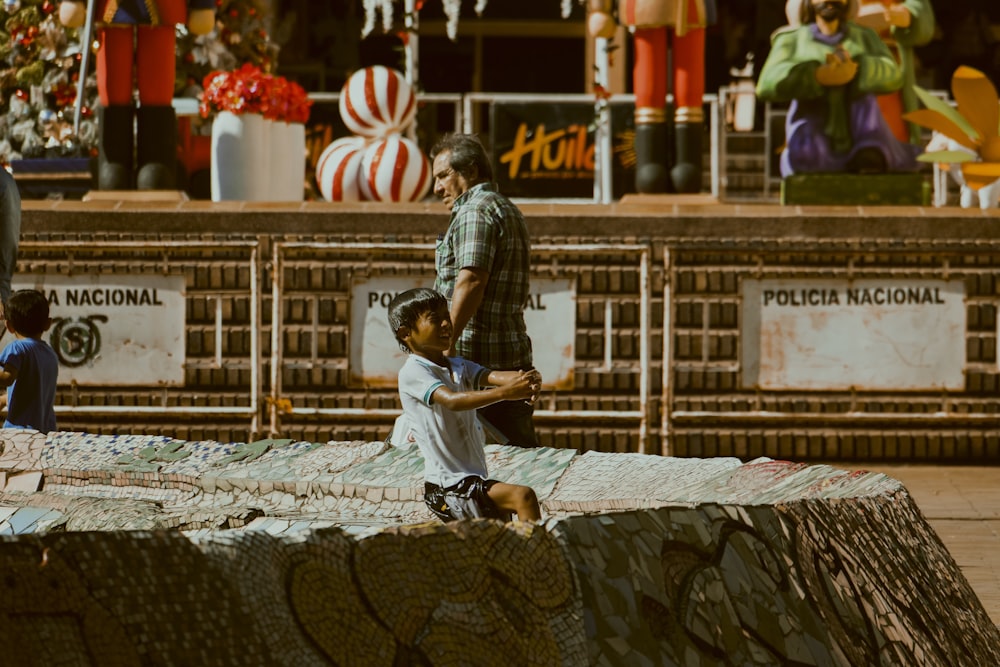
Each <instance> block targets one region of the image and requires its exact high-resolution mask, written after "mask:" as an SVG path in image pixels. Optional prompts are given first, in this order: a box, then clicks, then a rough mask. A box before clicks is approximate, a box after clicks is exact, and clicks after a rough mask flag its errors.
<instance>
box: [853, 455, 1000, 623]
mask: <svg viewBox="0 0 1000 667" xmlns="http://www.w3.org/2000/svg"><path fill="white" fill-rule="evenodd" d="M834 465H836V466H837V467H841V468H846V469H848V470H872V471H878V472H882V473H885V474H886V475H889V476H890V477H894V478H895V479H898V480H899V481H900V482H902V483H903V485H904V486H905V487H906V489H907V490H908V491H909V492H910V495H911V496H912V497H913V499H914V500H915V501H916V502H917V506H918V507H919V508H920V510H921V511H922V512H923V514H924V516H925V517H926V518H927V521H928V522H929V523H930V524H931V526H932V527H933V528H934V530H935V531H937V534H938V536H940V538H941V541H942V542H944V545H945V546H946V547H947V548H948V551H949V552H951V555H952V557H953V558H954V559H955V562H956V563H958V565H959V567H960V568H962V571H963V572H964V573H965V576H966V577H967V578H968V580H969V583H970V584H971V585H972V588H973V589H974V590H975V591H976V594H977V595H978V596H979V599H980V600H982V602H983V606H985V607H986V611H987V612H989V615H990V618H992V619H993V622H994V623H996V624H997V625H1000V466H934V465H925V464H912V465H910V464H878V463H857V464H845V463H837V464H834Z"/></svg>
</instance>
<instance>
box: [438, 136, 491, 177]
mask: <svg viewBox="0 0 1000 667" xmlns="http://www.w3.org/2000/svg"><path fill="white" fill-rule="evenodd" d="M445 151H448V153H449V154H448V166H449V167H451V168H452V169H454V170H455V171H457V172H458V173H460V174H461V175H462V176H464V177H465V178H466V179H469V180H474V181H475V183H480V182H483V181H486V182H489V181H492V180H493V165H492V164H490V158H489V156H488V155H487V154H486V149H485V148H483V143H482V142H481V141H479V137H477V136H476V135H474V134H458V133H451V134H446V135H444V136H443V137H441V138H440V139H438V141H437V143H436V144H434V146H433V148H431V160H433V159H434V158H435V157H437V155H438V153H443V152H445ZM473 167H475V168H476V177H475V179H472V172H473V169H472V168H473ZM475 183H473V185H474V184H475Z"/></svg>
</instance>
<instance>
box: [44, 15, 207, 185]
mask: <svg viewBox="0 0 1000 667" xmlns="http://www.w3.org/2000/svg"><path fill="white" fill-rule="evenodd" d="M90 1H91V2H92V3H93V5H94V6H92V7H90V6H85V5H84V3H83V2H82V1H80V0H63V2H62V3H61V4H60V7H59V18H60V21H61V22H62V23H63V24H64V25H66V26H69V27H80V26H82V25H84V24H85V22H86V18H87V11H93V12H94V14H93V15H92V16H93V21H94V26H95V28H96V37H97V41H98V50H97V92H98V96H99V98H100V102H101V104H100V106H99V107H98V109H97V126H98V157H97V160H98V174H97V180H98V186H97V187H98V189H99V190H132V189H139V190H173V189H175V188H176V187H177V117H176V114H175V113H174V109H173V106H171V102H172V100H173V96H174V76H175V73H174V72H175V69H174V68H175V67H176V64H175V58H176V55H175V54H176V34H175V29H176V28H175V26H176V25H177V24H187V27H188V30H189V31H190V32H191V33H192V34H194V35H206V34H208V33H210V32H211V31H212V29H213V28H214V27H215V1H214V0H90ZM189 8H190V11H189ZM133 82H134V87H135V88H136V89H138V107H136V104H135V94H134V89H133ZM133 128H135V129H134V133H135V136H133Z"/></svg>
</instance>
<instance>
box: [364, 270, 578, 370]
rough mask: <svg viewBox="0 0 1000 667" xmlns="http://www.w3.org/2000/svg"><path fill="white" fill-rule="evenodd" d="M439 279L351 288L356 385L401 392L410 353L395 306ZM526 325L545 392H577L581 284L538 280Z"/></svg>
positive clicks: (396, 279) (395, 279) (386, 280)
mask: <svg viewBox="0 0 1000 667" xmlns="http://www.w3.org/2000/svg"><path fill="white" fill-rule="evenodd" d="M433 286H434V279H433V277H419V278H414V277H411V276H373V277H369V278H360V279H356V280H355V282H354V284H353V285H352V287H351V324H350V345H351V359H350V369H351V370H350V375H351V381H352V382H357V383H363V384H366V385H369V386H372V387H394V386H396V382H397V378H398V375H399V369H400V368H402V366H403V361H404V360H405V359H406V353H405V352H403V351H402V350H401V349H400V348H399V344H398V343H397V342H396V337H395V336H394V335H393V334H392V331H390V329H389V322H388V319H387V312H388V308H389V302H390V301H392V298H393V297H394V296H396V295H397V294H399V293H400V292H405V291H406V290H408V289H412V288H414V287H433ZM529 292H530V294H529V302H528V308H527V309H526V310H525V312H524V322H525V325H526V326H527V327H528V335H529V336H530V337H531V348H532V358H533V360H534V364H535V368H537V369H538V372H539V373H541V374H542V380H543V383H544V386H545V387H548V388H556V389H570V388H572V387H573V379H574V378H573V367H574V364H575V361H576V282H575V281H574V280H572V279H569V278H539V279H532V281H531V285H530V287H529Z"/></svg>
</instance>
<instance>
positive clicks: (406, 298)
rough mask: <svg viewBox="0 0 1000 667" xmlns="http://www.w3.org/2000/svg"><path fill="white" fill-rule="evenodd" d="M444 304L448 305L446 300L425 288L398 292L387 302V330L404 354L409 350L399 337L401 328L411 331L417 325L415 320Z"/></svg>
mask: <svg viewBox="0 0 1000 667" xmlns="http://www.w3.org/2000/svg"><path fill="white" fill-rule="evenodd" d="M441 304H444V305H445V306H446V307H447V305H448V300H447V299H445V298H444V297H443V296H442V295H441V294H440V293H438V292H435V291H434V290H432V289H430V288H427V287H415V288H413V289H410V290H406V291H405V292H400V293H399V294H397V295H396V296H394V297H393V299H392V301H390V302H389V328H390V329H392V334H393V335H394V336H395V337H396V342H397V343H399V347H400V348H401V349H402V350H403V351H404V352H409V351H410V348H408V347H407V346H406V343H405V342H403V340H402V339H401V338H400V337H399V330H400V328H402V327H409V328H410V329H412V328H413V327H415V326H416V325H417V320H419V319H420V316H421V315H423V314H424V313H427V312H430V311H432V310H434V309H435V308H437V307H438V306H440V305H441Z"/></svg>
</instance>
